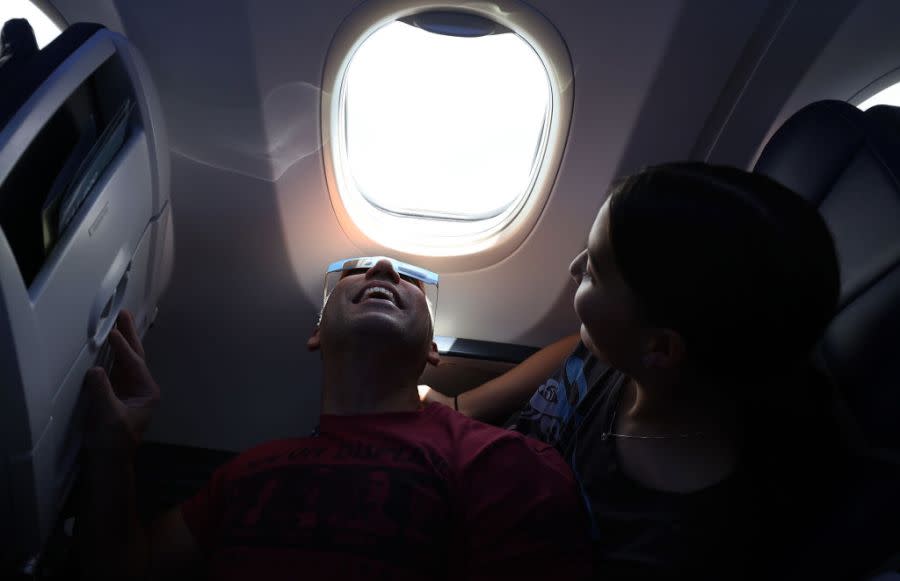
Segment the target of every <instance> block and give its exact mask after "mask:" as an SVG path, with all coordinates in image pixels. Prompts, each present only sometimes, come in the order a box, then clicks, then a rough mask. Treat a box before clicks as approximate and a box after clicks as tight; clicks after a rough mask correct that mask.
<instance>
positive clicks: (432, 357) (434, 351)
mask: <svg viewBox="0 0 900 581" xmlns="http://www.w3.org/2000/svg"><path fill="white" fill-rule="evenodd" d="M427 361H428V363H430V364H432V365H437V364H438V363H440V362H441V356H440V354H438V348H437V343H435V342H434V341H432V342H431V349H429V350H428V358H427Z"/></svg>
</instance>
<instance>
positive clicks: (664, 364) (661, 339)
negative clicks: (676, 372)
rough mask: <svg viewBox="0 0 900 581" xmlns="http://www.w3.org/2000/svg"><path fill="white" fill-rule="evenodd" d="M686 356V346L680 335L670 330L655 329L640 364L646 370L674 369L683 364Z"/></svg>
mask: <svg viewBox="0 0 900 581" xmlns="http://www.w3.org/2000/svg"><path fill="white" fill-rule="evenodd" d="M686 355H687V346H686V345H685V343H684V338H683V337H682V336H681V334H679V333H678V332H676V331H673V330H671V329H657V330H656V331H655V332H654V334H653V338H652V339H651V340H650V342H649V345H648V349H647V350H646V351H645V352H644V355H643V356H642V357H641V363H642V364H643V365H644V367H648V368H656V369H675V368H677V367H679V366H680V365H681V364H682V363H683V362H684V358H685V356H686Z"/></svg>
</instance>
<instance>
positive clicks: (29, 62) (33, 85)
mask: <svg viewBox="0 0 900 581" xmlns="http://www.w3.org/2000/svg"><path fill="white" fill-rule="evenodd" d="M19 20H21V19H19ZM10 22H12V23H15V22H17V20H11V21H10ZM23 22H25V25H26V26H28V30H29V31H30V30H31V26H30V25H28V22H27V21H23ZM7 24H9V23H7ZM101 28H103V26H101V25H100V24H91V23H87V22H79V23H77V24H73V25H72V26H70V27H68V28H66V29H65V30H64V31H63V32H62V34H60V35H59V36H57V37H56V38H55V39H53V42H51V43H50V44H48V45H47V46H45V47H44V48H43V49H41V50H39V51H37V52H35V53H33V54H31V55H28V56H27V57H26V56H24V55H23V58H19V55H14V57H13V58H12V59H10V60H9V61H8V62H6V64H5V65H4V66H2V67H0V87H3V90H2V91H0V129H3V127H4V126H5V125H6V124H7V122H9V120H10V119H11V118H12V116H13V115H15V114H16V111H18V110H19V109H20V108H21V107H22V105H24V104H25V101H27V100H28V98H29V97H31V95H32V93H34V92H35V91H36V90H37V88H38V87H40V86H41V83H43V82H44V81H45V80H46V79H47V77H49V76H50V75H51V74H52V73H53V71H55V70H56V69H57V68H58V67H59V65H61V64H62V63H63V61H65V60H66V59H67V58H68V57H69V55H71V54H72V53H73V52H75V51H76V50H77V49H78V47H80V46H81V45H82V44H84V42H85V41H86V40H87V39H88V38H90V37H91V36H93V34H94V33H95V32H97V31H98V30H100V29H101ZM12 30H13V31H14V32H12V34H13V35H18V36H21V35H22V34H23V33H22V32H21V25H19V24H13V29H12ZM3 34H4V35H5V34H6V26H4V27H3ZM32 36H33V33H32ZM4 38H5V36H4ZM19 42H27V41H21V40H19ZM35 46H36V45H35Z"/></svg>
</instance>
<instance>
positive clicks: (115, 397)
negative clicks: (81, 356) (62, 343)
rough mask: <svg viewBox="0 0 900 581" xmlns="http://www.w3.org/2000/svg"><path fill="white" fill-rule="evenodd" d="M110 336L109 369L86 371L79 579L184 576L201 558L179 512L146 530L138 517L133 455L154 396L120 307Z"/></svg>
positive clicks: (128, 319)
mask: <svg viewBox="0 0 900 581" xmlns="http://www.w3.org/2000/svg"><path fill="white" fill-rule="evenodd" d="M116 327H117V328H116V329H113V331H112V332H111V333H110V336H109V341H110V343H111V345H112V348H113V351H114V353H115V363H114V368H113V371H112V376H111V377H110V376H108V375H107V374H106V371H104V370H103V369H102V368H99V367H95V368H93V369H91V370H90V371H88V373H87V376H86V377H85V383H84V391H85V395H86V397H87V398H88V400H89V402H88V403H89V411H88V419H87V425H86V433H85V454H84V456H85V460H84V467H83V471H82V479H83V490H82V496H81V499H80V510H79V514H78V518H77V534H76V537H77V548H78V552H79V557H80V559H79V561H80V566H81V574H82V578H83V579H91V580H105V579H116V580H119V579H142V580H143V579H147V578H148V576H150V575H151V574H152V578H164V577H170V578H171V577H172V576H175V577H178V576H181V575H188V574H190V573H191V572H192V571H193V570H196V568H197V567H198V566H199V565H200V563H201V562H202V559H201V553H200V550H199V548H198V547H197V544H196V542H195V541H194V539H193V537H192V536H191V533H190V532H189V530H188V528H187V525H186V524H185V522H184V520H183V518H182V516H181V511H180V510H179V509H174V510H172V511H169V512H168V513H166V514H165V515H163V516H162V517H160V518H159V519H157V521H156V522H154V523H153V525H152V526H151V527H149V529H147V530H145V529H144V528H143V527H142V526H141V523H140V521H139V520H138V517H137V507H136V502H135V482H134V479H135V477H134V455H135V450H136V449H137V446H138V445H139V444H140V441H141V438H142V437H143V434H144V432H145V431H146V429H147V427H148V425H149V422H150V418H151V416H152V413H153V409H154V408H155V407H156V404H157V403H158V401H159V386H157V384H156V382H155V381H154V380H153V377H152V376H151V375H150V371H149V370H148V369H147V365H146V363H145V362H144V350H143V347H142V346H141V342H140V337H139V336H138V334H137V330H136V328H135V326H134V321H133V320H132V318H131V315H130V314H129V313H127V312H123V313H122V314H120V315H119V318H118V319H117V321H116Z"/></svg>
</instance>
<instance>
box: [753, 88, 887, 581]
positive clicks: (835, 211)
mask: <svg viewBox="0 0 900 581" xmlns="http://www.w3.org/2000/svg"><path fill="white" fill-rule="evenodd" d="M754 171H756V172H760V173H763V174H766V175H768V176H769V177H772V178H774V179H775V180H777V181H779V182H781V183H783V184H784V185H786V186H788V187H789V188H791V189H793V190H794V191H796V192H798V193H799V194H800V195H802V196H803V197H805V198H806V199H807V200H809V201H810V202H812V203H813V204H815V205H816V206H817V207H818V208H819V211H820V212H821V214H822V216H823V217H824V219H825V221H826V223H827V224H828V226H829V228H830V229H831V232H832V234H833V236H834V240H835V245H836V248H837V253H838V258H839V260H840V265H841V281H842V285H841V301H840V306H839V309H838V313H837V315H836V316H835V318H834V320H833V321H832V323H831V324H830V325H829V327H828V329H827V331H826V333H825V337H824V339H823V341H822V343H821V347H820V357H821V361H822V363H823V365H824V367H825V370H826V371H827V373H828V374H829V375H830V376H831V377H832V379H833V380H834V382H835V384H836V386H837V389H838V395H839V398H840V399H841V400H842V403H843V407H845V408H846V412H847V414H846V415H847V417H848V419H849V420H850V424H851V427H852V428H853V432H854V433H855V435H856V436H857V438H856V440H857V448H856V449H857V451H858V452H859V456H858V457H857V458H855V459H854V460H853V461H852V470H851V474H850V475H849V476H848V481H847V482H846V483H842V484H841V487H842V492H843V493H842V495H841V498H840V500H839V502H838V506H836V507H833V514H831V515H830V517H829V518H828V521H827V525H826V526H825V527H824V528H822V529H821V530H819V531H817V533H816V534H815V535H814V537H813V538H810V539H807V541H808V542H807V543H806V545H808V546H806V548H805V551H800V550H798V551H797V555H798V560H797V562H796V563H794V564H793V565H792V566H793V567H795V568H796V571H794V572H792V573H788V574H787V575H788V576H789V575H793V574H800V575H804V576H806V575H809V576H810V578H816V575H817V573H816V571H818V573H819V574H821V576H822V577H823V578H835V579H837V578H841V579H843V578H854V577H858V576H859V575H861V574H863V573H865V572H866V571H867V570H870V569H871V568H872V567H875V566H877V565H878V563H879V562H882V561H883V560H884V559H885V558H886V557H887V556H888V555H890V554H891V553H893V552H896V551H898V550H900V527H897V524H898V523H900V494H897V490H900V469H898V467H900V422H898V421H897V419H896V418H897V417H898V416H900V108H894V107H886V106H880V107H875V108H873V109H870V110H868V111H866V112H863V111H860V110H859V109H857V108H856V107H854V106H852V105H850V104H848V103H845V102H842V101H821V102H818V103H814V104H812V105H809V106H807V107H805V108H804V109H802V110H801V111H799V112H797V113H796V114H795V115H794V116H793V117H791V118H790V119H789V120H788V121H787V122H786V123H785V124H784V125H783V126H782V127H781V128H780V129H779V130H778V131H777V132H776V133H775V135H773V137H772V139H771V140H770V141H769V143H768V144H767V145H766V146H765V148H764V150H763V152H762V154H761V156H760V158H759V160H758V162H757V164H756V167H755V169H754ZM798 549H799V546H798Z"/></svg>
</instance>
